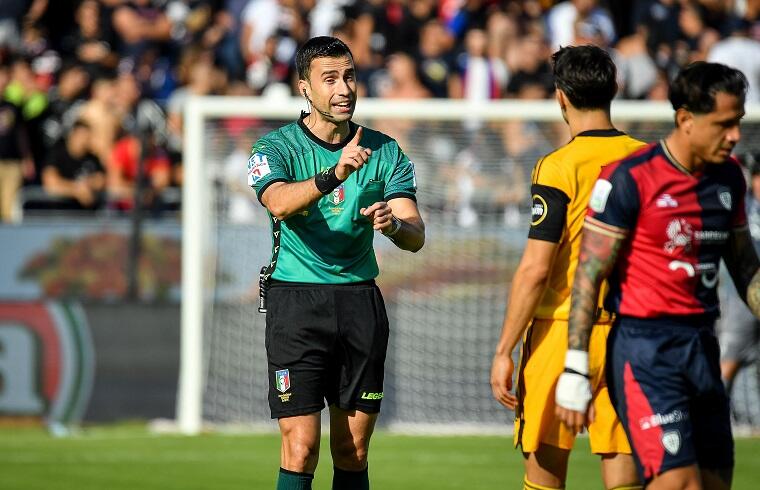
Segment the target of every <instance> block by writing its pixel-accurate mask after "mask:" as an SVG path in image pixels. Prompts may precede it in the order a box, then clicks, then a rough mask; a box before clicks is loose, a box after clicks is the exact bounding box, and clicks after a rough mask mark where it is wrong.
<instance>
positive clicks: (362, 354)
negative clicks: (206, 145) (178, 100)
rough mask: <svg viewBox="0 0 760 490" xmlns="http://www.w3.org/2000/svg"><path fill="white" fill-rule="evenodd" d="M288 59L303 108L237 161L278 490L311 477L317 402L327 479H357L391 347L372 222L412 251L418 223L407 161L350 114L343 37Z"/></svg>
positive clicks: (352, 87) (315, 41) (360, 480)
mask: <svg viewBox="0 0 760 490" xmlns="http://www.w3.org/2000/svg"><path fill="white" fill-rule="evenodd" d="M296 68H297V70H298V78H299V80H298V90H299V91H300V92H301V94H302V95H303V96H304V98H306V101H307V102H308V104H309V106H310V112H308V113H301V116H300V117H299V119H298V120H297V121H295V122H293V123H290V124H287V125H285V126H283V127H281V128H280V129H277V130H275V131H272V132H271V133H269V134H267V135H266V136H264V137H263V138H261V139H260V140H259V141H258V142H256V144H255V145H254V146H253V148H252V150H251V158H250V159H249V161H248V184H249V185H250V186H251V187H253V189H254V190H255V191H256V195H257V197H258V199H259V201H261V203H262V204H263V205H264V206H265V207H266V208H267V211H268V212H269V215H270V217H271V223H272V242H273V243H272V259H271V262H270V263H269V265H268V266H267V267H266V269H265V270H263V272H262V274H263V275H262V285H263V286H264V288H263V289H265V290H267V294H266V296H265V299H266V309H267V313H266V315H267V317H266V349H267V361H268V364H269V406H270V409H271V412H272V418H277V419H278V423H279V427H280V434H281V439H282V448H281V451H280V455H281V456H280V457H281V460H280V473H279V478H278V481H277V489H278V490H302V489H310V488H311V482H312V479H313V477H314V471H315V470H316V467H317V461H318V458H319V440H320V420H321V416H320V412H321V410H322V409H323V408H324V406H325V400H327V405H328V406H329V409H330V452H331V453H332V458H333V465H334V470H333V485H332V488H333V489H335V490H341V489H346V490H348V489H351V490H362V489H368V488H369V479H368V476H367V452H368V449H369V440H370V436H371V435H372V431H373V429H374V426H375V421H376V420H377V415H378V412H379V411H380V404H381V402H382V399H383V374H384V373H383V364H384V362H385V354H386V348H387V344H388V317H387V316H386V313H385V306H384V304H383V298H382V296H381V294H380V291H379V290H378V288H377V286H376V285H375V282H374V278H375V277H376V276H377V274H378V266H377V260H376V258H375V254H374V250H373V247H372V241H373V237H374V233H373V230H374V231H378V232H380V233H382V234H383V235H385V236H386V237H388V238H389V239H390V240H391V241H392V242H393V243H394V244H396V246H398V247H399V248H402V249H404V250H409V251H412V252H416V251H417V250H419V249H420V248H422V245H423V244H424V242H425V225H424V223H423V222H422V218H421V217H420V214H419V211H418V209H417V203H416V199H415V192H416V182H415V177H414V166H413V164H412V162H411V161H410V160H409V158H407V156H406V155H405V154H404V153H403V152H402V151H401V149H400V148H399V146H398V144H397V143H396V141H395V140H393V139H392V138H390V137H388V136H386V135H384V134H382V133H380V132H377V131H373V130H371V129H369V128H365V127H362V126H359V125H357V124H355V123H353V122H351V117H352V115H353V113H354V108H355V105H356V95H357V94H356V73H355V69H354V62H353V57H352V55H351V51H350V50H349V48H348V46H346V45H345V44H344V43H343V42H341V41H340V40H338V39H335V38H332V37H315V38H312V39H310V40H309V41H307V42H306V43H305V44H304V45H303V46H302V47H301V48H300V49H299V50H298V53H297V54H296Z"/></svg>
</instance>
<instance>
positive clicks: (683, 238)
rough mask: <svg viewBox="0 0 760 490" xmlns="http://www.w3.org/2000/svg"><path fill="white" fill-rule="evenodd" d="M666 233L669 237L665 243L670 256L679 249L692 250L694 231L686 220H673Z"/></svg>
mask: <svg viewBox="0 0 760 490" xmlns="http://www.w3.org/2000/svg"><path fill="white" fill-rule="evenodd" d="M665 233H666V234H667V236H668V241H667V242H665V246H664V248H665V251H666V252H668V253H669V254H672V253H674V252H675V251H676V250H678V249H679V248H682V249H684V250H686V251H688V250H690V249H691V240H692V238H693V236H694V231H693V230H692V228H691V224H689V222H688V221H686V220H685V219H683V218H678V219H674V220H672V221H671V222H670V223H669V224H668V227H667V228H666V229H665Z"/></svg>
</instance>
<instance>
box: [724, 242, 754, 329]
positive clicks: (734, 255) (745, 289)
mask: <svg viewBox="0 0 760 490" xmlns="http://www.w3.org/2000/svg"><path fill="white" fill-rule="evenodd" d="M723 260H724V261H725V262H726V267H727V268H728V272H729V273H730V274H731V279H733V281H734V285H735V286H736V290H737V291H738V292H739V295H740V296H741V297H742V299H743V300H744V301H745V302H746V303H747V306H749V309H750V310H751V311H752V313H753V314H754V315H755V316H756V317H760V260H758V258H757V253H756V252H755V247H754V245H753V244H752V236H751V235H750V234H749V230H748V229H747V228H743V229H739V230H733V231H731V233H730V235H729V239H728V247H727V249H726V253H725V254H724V256H723Z"/></svg>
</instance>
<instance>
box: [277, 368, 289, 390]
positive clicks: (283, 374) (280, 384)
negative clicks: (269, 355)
mask: <svg viewBox="0 0 760 490" xmlns="http://www.w3.org/2000/svg"><path fill="white" fill-rule="evenodd" d="M274 383H275V386H276V387H277V391H279V392H280V393H285V392H286V391H288V390H289V389H290V371H288V370H287V369H281V370H279V371H275V373H274Z"/></svg>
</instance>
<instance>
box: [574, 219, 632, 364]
mask: <svg viewBox="0 0 760 490" xmlns="http://www.w3.org/2000/svg"><path fill="white" fill-rule="evenodd" d="M608 228H610V227H609V226H605V228H604V229H602V228H599V227H597V226H596V225H594V224H592V223H587V224H586V226H584V229H583V236H582V239H581V250H580V255H579V257H578V268H577V269H576V271H575V279H574V280H573V292H572V296H571V299H570V322H569V324H568V331H567V347H568V349H576V350H584V351H588V344H589V338H590V337H591V327H592V326H593V324H594V318H595V316H596V308H597V305H598V301H599V290H600V289H601V287H602V281H604V279H606V278H607V276H609V275H610V273H611V272H612V268H613V267H614V265H615V262H616V261H617V254H618V251H619V250H620V247H621V245H622V244H623V241H624V239H625V236H626V231H625V230H621V229H616V230H611V229H608Z"/></svg>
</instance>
